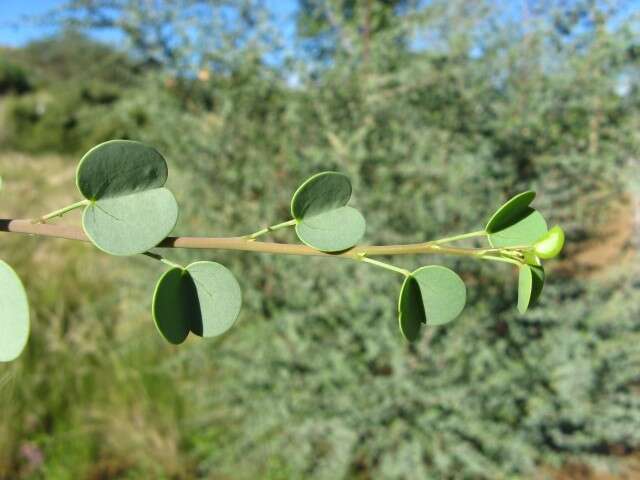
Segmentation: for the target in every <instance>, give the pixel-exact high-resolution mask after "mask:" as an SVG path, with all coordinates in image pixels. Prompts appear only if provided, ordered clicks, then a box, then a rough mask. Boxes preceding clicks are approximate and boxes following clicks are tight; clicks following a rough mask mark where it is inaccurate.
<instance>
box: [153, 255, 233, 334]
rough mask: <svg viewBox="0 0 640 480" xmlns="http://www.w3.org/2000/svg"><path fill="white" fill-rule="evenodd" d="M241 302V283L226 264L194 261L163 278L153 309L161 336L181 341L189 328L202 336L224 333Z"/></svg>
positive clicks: (167, 273) (166, 274) (159, 283)
mask: <svg viewBox="0 0 640 480" xmlns="http://www.w3.org/2000/svg"><path fill="white" fill-rule="evenodd" d="M241 304H242V292H241V291H240V285H239V284H238V281H237V280H236V278H235V277H234V276H233V274H232V273H231V272H230V271H229V270H228V269H227V268H226V267H224V266H223V265H220V264H219V263H215V262H195V263H192V264H190V265H188V266H187V267H186V268H184V269H182V268H173V269H171V270H169V271H168V272H166V273H165V274H164V275H163V276H162V277H161V278H160V280H159V281H158V284H157V285H156V290H155V293H154V296H153V306H152V311H153V318H154V321H155V323H156V326H157V328H158V331H159V332H160V333H161V334H162V336H163V337H164V338H165V339H166V340H168V341H169V342H171V343H174V344H179V343H182V342H183V341H184V340H185V339H186V338H187V336H188V334H189V332H192V333H194V334H196V335H198V336H201V337H215V336H218V335H221V334H223V333H224V332H226V331H227V330H228V329H229V328H231V326H233V324H234V323H235V321H236V319H237V318H238V314H239V313H240V307H241Z"/></svg>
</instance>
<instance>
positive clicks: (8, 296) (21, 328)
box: [0, 260, 29, 362]
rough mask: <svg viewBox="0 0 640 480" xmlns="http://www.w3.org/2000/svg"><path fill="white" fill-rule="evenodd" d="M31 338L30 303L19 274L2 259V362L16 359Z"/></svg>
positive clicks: (0, 352) (0, 276)
mask: <svg viewBox="0 0 640 480" xmlns="http://www.w3.org/2000/svg"><path fill="white" fill-rule="evenodd" d="M28 339H29V303H28V301H27V294H26V292H25V290H24V287H23V285H22V282H21V281H20V278H19V277H18V274H17V273H16V272H15V271H14V270H13V268H11V267H10V266H9V265H8V264H6V263H5V262H3V261H2V260H0V362H10V361H11V360H15V359H16V358H17V357H18V356H19V355H20V354H21V353H22V351H23V350H24V347H25V346H26V344H27V340H28Z"/></svg>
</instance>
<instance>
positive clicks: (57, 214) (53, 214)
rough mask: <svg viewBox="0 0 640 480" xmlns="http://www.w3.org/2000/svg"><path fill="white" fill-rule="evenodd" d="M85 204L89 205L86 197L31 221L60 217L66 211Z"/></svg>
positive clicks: (38, 221)
mask: <svg viewBox="0 0 640 480" xmlns="http://www.w3.org/2000/svg"><path fill="white" fill-rule="evenodd" d="M85 205H89V200H87V199H84V200H80V201H79V202H76V203H72V204H71V205H67V206H66V207H62V208H60V209H58V210H54V211H53V212H51V213H47V214H46V215H43V216H42V217H40V218H38V219H36V220H34V222H33V223H47V220H50V219H52V218H55V217H62V216H63V215H64V214H65V213H68V212H70V211H72V210H76V209H78V208H80V207H84V206H85Z"/></svg>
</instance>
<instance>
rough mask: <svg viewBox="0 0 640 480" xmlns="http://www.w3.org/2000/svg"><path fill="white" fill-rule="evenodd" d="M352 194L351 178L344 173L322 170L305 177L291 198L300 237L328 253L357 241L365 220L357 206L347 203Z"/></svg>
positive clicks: (313, 246)
mask: <svg viewBox="0 0 640 480" xmlns="http://www.w3.org/2000/svg"><path fill="white" fill-rule="evenodd" d="M350 198H351V182H350V181H349V178H348V177H347V176H346V175H344V174H342V173H338V172H322V173H318V174H316V175H314V176H312V177H310V178H309V179H308V180H307V181H305V182H304V183H303V184H302V185H301V186H300V187H299V188H298V189H297V190H296V192H295V193H294V194H293V197H292V199H291V215H292V216H293V218H294V219H295V220H296V226H295V229H296V234H297V235H298V238H299V239H300V241H301V242H302V243H304V244H306V245H308V246H310V247H311V248H315V249H316V250H320V251H322V252H328V253H335V252H341V251H344V250H348V249H349V248H351V247H353V246H355V245H357V244H358V242H359V241H360V240H361V239H362V237H363V235H364V232H365V229H366V222H365V219H364V217H363V216H362V214H361V213H360V212H359V211H358V210H356V209H355V208H353V207H349V206H347V203H348V202H349V199H350Z"/></svg>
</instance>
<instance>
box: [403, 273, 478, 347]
mask: <svg viewBox="0 0 640 480" xmlns="http://www.w3.org/2000/svg"><path fill="white" fill-rule="evenodd" d="M466 301H467V289H466V287H465V285H464V282H463V281H462V279H461V278H460V277H459V276H458V274H457V273H455V272H454V271H452V270H450V269H448V268H445V267H441V266H439V265H429V266H427V267H422V268H419V269H418V270H416V271H414V272H412V273H411V275H409V276H407V277H406V278H405V280H404V283H403V284H402V289H401V290H400V297H399V299H398V323H399V326H400V332H401V333H402V336H403V337H404V338H405V339H406V340H408V341H410V342H413V341H415V340H417V339H418V338H419V334H420V330H421V329H422V325H443V324H445V323H448V322H450V321H452V320H454V319H455V318H456V317H457V316H458V315H460V313H461V312H462V310H463V308H464V305H465V303H466Z"/></svg>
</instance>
